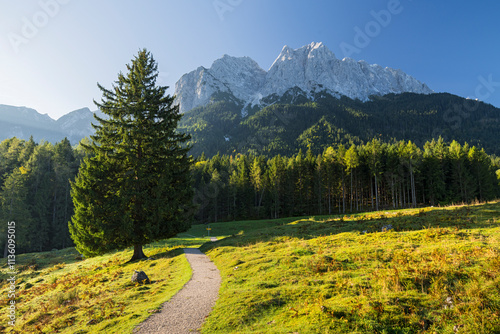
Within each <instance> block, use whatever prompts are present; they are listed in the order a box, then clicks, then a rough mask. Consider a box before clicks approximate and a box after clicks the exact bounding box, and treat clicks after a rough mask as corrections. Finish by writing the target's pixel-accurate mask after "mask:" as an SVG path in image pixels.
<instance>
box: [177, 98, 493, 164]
mask: <svg viewBox="0 0 500 334" xmlns="http://www.w3.org/2000/svg"><path fill="white" fill-rule="evenodd" d="M266 103H268V105H267V106H266V107H263V108H262V107H259V106H254V107H252V108H250V109H248V110H247V109H244V105H243V104H242V102H241V101H237V100H235V98H232V97H231V96H228V94H226V95H224V94H221V95H216V96H215V97H214V98H213V101H212V103H209V104H207V105H205V106H203V107H198V108H195V109H193V110H190V111H188V112H186V113H185V114H184V116H183V118H182V119H181V121H180V122H179V129H180V130H181V131H183V132H187V133H189V134H190V135H191V137H192V140H191V144H192V145H193V148H192V150H191V152H192V153H193V155H194V156H199V155H201V154H202V153H205V155H206V156H207V157H212V156H214V155H215V154H217V153H218V152H220V153H221V154H227V155H231V154H232V155H234V154H235V153H244V154H251V155H261V154H262V155H266V156H268V157H273V156H276V155H278V154H280V155H282V156H291V155H293V154H296V153H297V152H298V150H299V149H302V150H303V151H304V152H306V151H307V150H308V149H311V150H312V153H313V154H315V155H317V154H321V153H322V152H323V151H324V150H325V149H326V148H327V147H329V146H337V145H339V144H343V145H345V146H346V147H349V146H351V144H356V145H360V144H364V143H367V142H368V141H370V140H372V139H373V138H378V139H381V140H382V141H384V142H397V141H400V140H405V141H410V140H411V141H412V142H413V143H415V144H416V145H418V146H419V147H423V145H424V144H425V142H426V141H428V140H430V139H432V138H436V139H437V138H439V137H442V138H443V139H444V140H445V141H447V142H452V141H453V140H456V141H458V142H460V143H465V142H467V143H469V145H471V146H476V147H481V148H484V149H485V150H486V151H487V152H488V153H489V154H495V155H497V156H498V155H500V136H498V133H500V109H498V108H495V107H494V106H492V105H489V104H486V103H483V102H480V101H475V100H469V99H465V98H462V97H459V96H456V95H452V94H447V93H438V94H428V95H423V94H414V93H403V94H388V95H385V96H377V97H373V99H372V100H370V101H368V102H361V101H359V100H352V99H349V98H347V97H342V98H340V99H339V98H335V97H333V96H331V95H329V94H327V93H318V94H317V95H316V96H314V98H313V99H312V100H311V98H310V97H307V96H305V95H304V93H303V92H302V91H290V92H288V94H285V95H284V96H282V97H280V98H278V97H276V100H269V101H266ZM242 110H244V112H242ZM245 112H246V113H247V114H246V115H245Z"/></svg>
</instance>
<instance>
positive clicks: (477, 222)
mask: <svg viewBox="0 0 500 334" xmlns="http://www.w3.org/2000/svg"><path fill="white" fill-rule="evenodd" d="M499 217H500V203H499V202H496V203H494V204H485V205H478V206H461V207H449V208H427V209H420V210H418V209H415V210H402V211H389V212H375V213H368V214H358V215H353V216H336V217H312V218H309V219H299V220H295V221H293V222H290V220H281V221H276V220H273V221H270V224H273V225H275V224H277V225H278V226H275V227H269V228H261V229H257V230H248V229H244V228H243V229H242V231H241V232H239V233H238V232H234V234H233V236H232V237H230V238H226V239H224V240H221V241H218V242H216V243H211V244H205V245H204V246H203V247H202V249H204V251H205V252H207V254H208V255H209V256H210V257H211V259H212V260H213V261H214V262H215V263H216V265H217V267H218V268H219V269H220V271H221V275H222V279H223V281H222V288H221V290H220V298H219V300H218V302H217V305H216V307H215V309H214V311H213V313H212V314H211V315H210V317H209V318H208V321H207V323H206V324H205V326H204V327H203V330H202V333H292V332H293V333H315V334H317V333H424V332H425V333H427V332H428V333H457V332H458V333H498V332H499V331H500V317H499V315H500V218H499ZM251 224H252V222H246V223H245V224H243V226H242V227H244V226H251ZM234 225H236V224H235V223H232V225H228V224H222V223H221V224H212V225H211V227H212V232H213V233H214V234H217V233H221V234H226V233H227V232H228V231H227V230H226V228H227V226H232V227H233V228H232V231H237V229H238V228H237V226H234Z"/></svg>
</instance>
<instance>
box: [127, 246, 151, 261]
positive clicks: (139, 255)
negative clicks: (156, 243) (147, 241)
mask: <svg viewBox="0 0 500 334" xmlns="http://www.w3.org/2000/svg"><path fill="white" fill-rule="evenodd" d="M145 258H147V256H146V255H144V252H143V251H142V245H140V244H136V245H134V255H132V258H131V259H130V260H129V261H128V262H132V261H135V260H140V259H145Z"/></svg>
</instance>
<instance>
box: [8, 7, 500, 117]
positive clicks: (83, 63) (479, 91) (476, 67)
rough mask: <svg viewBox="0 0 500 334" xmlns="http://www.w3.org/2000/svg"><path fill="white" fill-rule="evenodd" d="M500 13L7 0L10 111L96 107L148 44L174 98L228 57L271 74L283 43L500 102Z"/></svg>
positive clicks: (52, 112)
mask: <svg viewBox="0 0 500 334" xmlns="http://www.w3.org/2000/svg"><path fill="white" fill-rule="evenodd" d="M387 13H389V16H388V15H387ZM499 13H500V2H498V1H495V0H488V1H480V2H472V1H461V0H444V1H441V0H440V1H431V0H400V1H397V0H381V1H378V0H377V1H373V0H370V1H368V0H367V1H350V0H342V1H339V0H308V1H306V0H175V1H174V0H149V1H139V0H135V1H132V0H106V1H102V0H101V1H97V0H22V1H17V0H16V1H13V0H0V104H9V105H16V106H27V107H31V108H34V109H36V110H38V111H39V112H41V113H48V114H49V115H50V116H51V117H52V118H55V119H57V118H58V117H60V116H62V115H63V114H65V113H68V112H70V111H72V110H75V109H79V108H82V107H89V108H90V109H91V110H95V109H96V107H95V105H94V104H93V102H92V101H93V99H96V100H100V98H101V93H100V91H99V90H98V89H97V87H96V83H97V82H99V83H100V84H102V85H104V86H105V87H111V84H112V82H113V81H115V80H116V78H117V74H118V72H120V71H125V64H127V63H129V62H130V60H131V59H132V58H133V56H134V55H135V54H136V53H137V51H138V50H139V49H141V48H147V49H148V50H150V51H151V52H152V53H153V55H154V57H155V58H156V60H157V61H158V64H159V70H160V72H161V77H160V83H161V84H162V85H168V86H170V87H171V90H170V91H169V92H170V94H173V87H174V85H175V82H176V81H177V80H178V79H179V77H180V76H181V75H182V74H184V73H187V72H189V71H192V70H194V69H195V68H197V67H198V66H205V67H209V66H210V65H211V64H212V62H213V61H214V60H215V59H217V58H219V57H221V56H222V55H224V54H229V55H232V56H249V57H251V58H253V59H254V60H256V61H257V63H259V65H260V66H261V67H262V68H264V69H265V70H267V69H268V68H269V67H270V66H271V64H272V63H273V61H274V59H275V58H276V57H277V56H278V54H279V52H280V51H281V49H282V47H283V46H284V45H289V46H290V47H293V48H299V47H301V46H303V45H305V44H309V43H311V42H313V41H314V42H323V43H324V44H325V45H326V46H327V47H328V48H330V49H331V50H332V51H333V52H334V53H335V54H336V56H337V58H344V56H346V55H349V56H350V57H351V58H354V59H356V60H361V59H363V60H366V61H367V62H369V63H377V64H380V65H382V66H384V67H385V66H389V67H393V68H400V69H402V70H403V71H404V72H406V73H408V74H410V75H412V76H414V77H416V78H417V79H419V80H420V81H423V82H425V83H427V85H428V86H429V87H430V88H431V89H433V90H434V91H436V92H450V93H453V94H457V95H460V96H463V97H473V98H475V97H479V98H481V99H482V100H484V101H486V102H488V103H491V104H493V105H495V106H497V107H500V22H499ZM359 31H361V32H362V34H364V35H365V38H363V37H362V36H361V34H360V33H359ZM360 36H361V37H360ZM367 38H368V39H367Z"/></svg>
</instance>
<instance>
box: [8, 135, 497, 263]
mask: <svg viewBox="0 0 500 334" xmlns="http://www.w3.org/2000/svg"><path fill="white" fill-rule="evenodd" d="M84 156H85V151H84V150H83V149H82V147H81V146H80V145H78V146H76V147H71V145H70V143H69V142H68V141H67V140H63V141H61V142H59V143H57V144H55V145H53V144H50V143H47V142H42V143H35V142H34V141H33V140H32V139H31V140H28V141H25V140H19V139H17V138H12V139H8V140H4V141H3V142H1V143H0V189H1V191H0V203H1V211H0V219H2V220H3V221H12V220H13V221H16V226H18V229H17V233H18V234H17V236H16V238H17V240H16V242H17V246H18V252H19V253H24V252H37V251H47V250H52V249H54V248H56V249H60V248H64V247H68V246H72V245H73V243H72V240H71V238H70V236H69V232H68V221H69V220H70V217H71V216H72V214H73V204H72V200H71V194H70V182H69V181H70V180H74V178H75V176H76V174H77V172H78V168H79V165H80V163H81V161H82V159H83V157H84ZM192 176H193V186H194V188H195V196H194V203H195V205H196V207H197V209H196V221H197V222H199V223H208V222H216V221H230V220H236V219H251V218H278V217H285V216H300V215H322V214H323V215H324V214H337V213H341V214H342V213H349V212H357V211H365V210H377V209H391V208H403V207H415V206H425V205H435V206H436V205H440V204H448V203H453V202H472V201H476V200H477V201H488V200H491V199H493V198H498V197H499V196H500V184H499V181H500V158H498V157H494V156H490V155H488V154H487V152H485V151H484V150H483V149H478V148H476V147H475V146H470V145H469V144H467V143H462V144H460V143H458V142H456V141H452V142H450V143H447V142H445V141H443V140H442V139H439V140H432V141H430V142H426V143H425V144H424V145H423V146H421V147H419V146H417V145H416V144H414V143H413V142H411V141H399V142H396V143H384V142H382V141H381V140H378V139H374V140H371V141H370V142H368V143H366V144H360V145H354V144H352V145H351V146H344V145H337V146H329V147H327V148H326V149H324V150H323V152H321V153H320V154H314V153H313V151H312V150H308V151H306V152H303V151H301V150H300V151H299V152H298V153H296V154H294V155H291V156H288V157H286V156H281V155H276V156H272V157H269V156H268V157H266V156H264V155H251V154H234V155H219V154H217V155H215V156H213V157H211V158H206V157H205V155H203V154H202V155H201V156H199V157H198V158H197V159H196V162H195V164H194V165H193V167H192ZM6 226H7V225H6V224H4V225H2V226H1V229H2V230H1V231H0V233H2V235H5V233H3V232H4V229H5V228H6ZM0 247H2V249H4V247H5V239H1V240H0Z"/></svg>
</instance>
